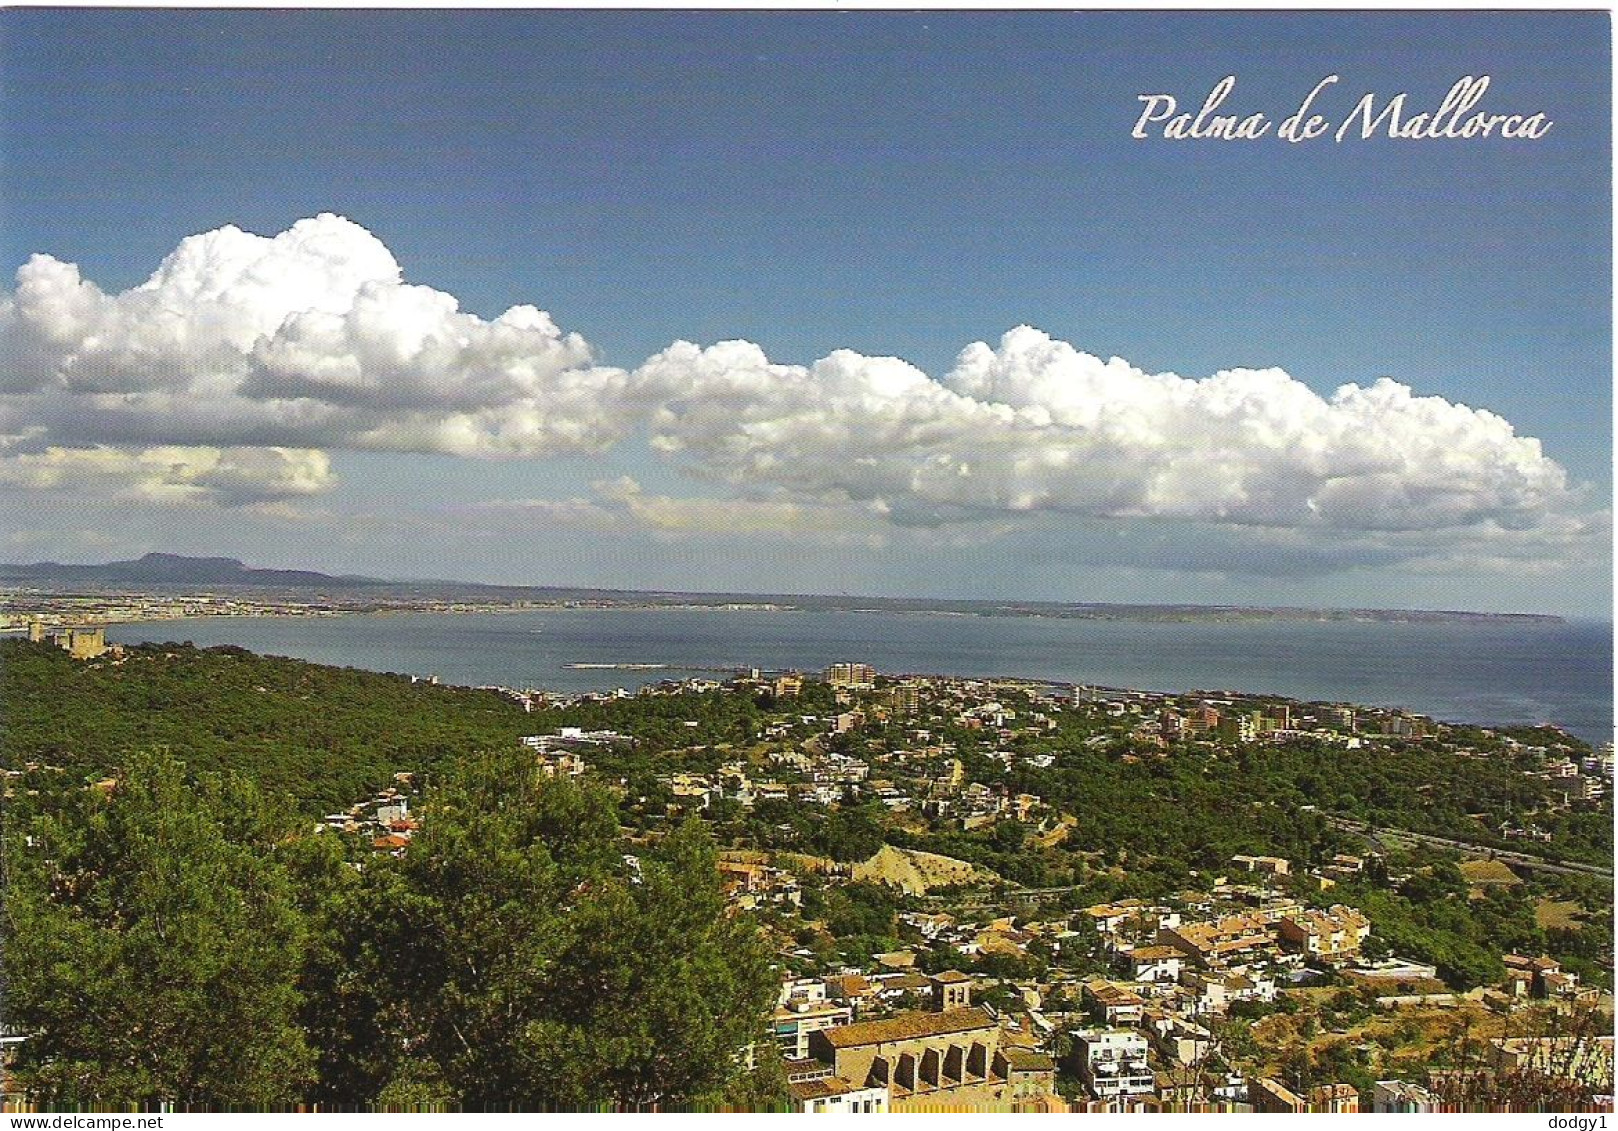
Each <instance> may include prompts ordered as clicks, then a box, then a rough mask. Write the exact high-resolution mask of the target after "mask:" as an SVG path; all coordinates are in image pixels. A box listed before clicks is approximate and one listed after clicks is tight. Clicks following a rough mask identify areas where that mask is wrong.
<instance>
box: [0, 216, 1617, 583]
mask: <svg viewBox="0 0 1618 1131" xmlns="http://www.w3.org/2000/svg"><path fill="white" fill-rule="evenodd" d="M643 443H645V444H649V446H650V450H651V451H652V452H654V453H656V455H657V456H658V457H659V458H661V459H662V460H663V461H664V462H665V463H666V464H667V465H668V466H670V467H671V468H673V469H674V470H676V471H677V472H679V473H681V474H683V475H685V476H687V477H688V478H691V479H693V480H697V481H701V482H704V483H707V484H712V485H719V487H720V488H721V489H723V490H725V491H728V492H730V493H731V494H732V495H733V496H735V497H737V498H738V499H740V500H741V501H742V502H744V503H745V504H746V507H745V509H744V508H741V507H738V511H737V517H738V518H740V519H744V520H745V522H746V523H748V524H750V525H749V526H748V529H755V530H759V531H764V530H768V529H772V528H773V527H772V524H776V523H778V524H779V525H780V526H782V527H791V528H793V529H798V530H802V529H809V530H817V529H819V528H821V527H822V526H824V525H826V524H825V522H824V517H825V515H826V514H827V513H828V508H829V509H830V511H831V512H835V511H836V509H837V508H840V507H841V508H846V509H847V513H848V514H849V515H851V516H856V517H857V519H858V521H859V523H861V524H862V529H863V528H864V525H868V524H870V523H877V524H888V525H891V526H894V527H900V528H908V529H930V528H939V527H947V526H955V525H958V524H962V523H969V522H970V523H983V522H985V521H991V520H992V521H993V522H994V523H1005V522H1017V521H1022V520H1028V519H1031V518H1032V517H1036V516H1037V517H1040V518H1041V519H1042V520H1044V521H1052V520H1056V521H1060V520H1063V519H1077V520H1097V519H1099V520H1109V521H1121V520H1155V521H1167V522H1180V523H1188V524H1199V525H1212V526H1215V527H1219V528H1224V529H1228V530H1231V531H1242V530H1246V531H1249V532H1250V533H1251V534H1252V536H1253V537H1254V539H1255V540H1256V542H1257V543H1258V544H1260V545H1262V544H1265V543H1266V542H1267V543H1269V544H1272V545H1273V544H1279V543H1281V542H1285V541H1287V540H1289V539H1290V540H1295V539H1297V538H1298V537H1300V536H1308V537H1320V538H1325V539H1330V540H1332V541H1333V544H1334V545H1336V546H1337V547H1338V548H1339V550H1338V551H1337V552H1335V553H1333V554H1328V555H1323V556H1322V557H1321V561H1322V565H1321V566H1320V568H1321V569H1323V570H1329V569H1334V568H1342V560H1345V559H1346V560H1347V561H1348V562H1349V564H1352V563H1353V562H1355V561H1358V562H1363V563H1370V562H1381V561H1384V560H1391V561H1407V562H1417V561H1423V560H1427V561H1432V560H1445V559H1448V558H1450V557H1455V558H1456V559H1457V560H1465V559H1468V558H1470V559H1472V560H1474V561H1475V562H1482V563H1488V562H1494V561H1498V562H1500V563H1502V564H1503V565H1505V566H1506V567H1508V568H1509V567H1510V566H1511V565H1512V564H1513V563H1516V564H1521V563H1524V562H1531V561H1534V560H1543V559H1544V558H1545V557H1546V555H1551V556H1552V557H1558V556H1560V555H1563V554H1570V553H1572V552H1573V551H1574V548H1576V547H1578V546H1590V545H1596V544H1598V543H1599V540H1600V539H1601V538H1603V537H1605V536H1606V534H1605V532H1606V531H1607V529H1608V526H1609V524H1608V520H1607V517H1606V515H1605V513H1604V512H1596V513H1591V512H1588V508H1587V507H1585V505H1584V500H1583V498H1582V491H1581V489H1580V488H1579V487H1578V486H1577V485H1575V484H1572V483H1570V482H1569V479H1568V476H1567V473H1566V472H1565V471H1564V469H1563V468H1562V467H1561V466H1560V465H1559V464H1557V463H1556V462H1555V461H1554V460H1552V459H1551V458H1549V457H1548V456H1547V455H1546V454H1545V453H1544V451H1543V449H1542V446H1541V444H1540V442H1539V440H1537V439H1534V438H1532V437H1527V436H1519V435H1517V433H1516V431H1515V429H1514V428H1513V426H1512V425H1511V423H1510V422H1509V421H1507V420H1505V419H1503V418H1502V417H1500V416H1498V415H1496V414H1494V413H1491V412H1488V411H1486V410H1482V409H1476V408H1471V407H1468V406H1466V405H1463V404H1457V403H1452V402H1450V401H1447V400H1444V399H1442V398H1438V397H1430V396H1419V395H1417V394H1416V393H1415V392H1414V391H1413V390H1411V389H1410V388H1409V387H1407V386H1405V385H1402V384H1399V383H1398V382H1396V381H1393V380H1391V379H1387V378H1384V379H1381V380H1378V381H1376V382H1375V383H1373V384H1371V385H1368V386H1361V385H1357V384H1345V385H1343V386H1342V387H1341V388H1339V389H1337V390H1336V391H1335V392H1333V393H1332V394H1331V395H1330V396H1322V395H1320V394H1318V393H1316V392H1315V391H1314V390H1312V389H1311V388H1309V387H1308V386H1307V385H1305V384H1303V383H1302V382H1300V381H1298V380H1296V379H1295V378H1293V377H1291V376H1290V375H1288V374H1287V373H1286V372H1285V371H1284V370H1281V369H1276V368H1270V369H1242V368H1235V369H1228V370H1221V371H1219V372H1216V373H1214V374H1213V375H1211V376H1209V377H1205V378H1201V379H1188V378H1183V377H1180V376H1177V375H1175V374H1172V373H1155V374H1154V373H1149V372H1146V371H1144V370H1142V369H1140V368H1137V367H1135V366H1133V365H1131V364H1130V363H1129V362H1127V361H1124V360H1122V359H1120V358H1112V359H1109V360H1103V359H1101V358H1099V357H1095V356H1092V355H1090V354H1087V353H1084V352H1082V351H1081V350H1079V349H1077V348H1075V347H1074V346H1072V345H1070V344H1068V343H1067V342H1063V341H1060V340H1057V339H1054V338H1052V337H1051V336H1050V335H1048V334H1046V333H1044V332H1043V331H1041V330H1037V329H1034V328H1032V327H1030V326H1018V327H1015V328H1013V329H1011V330H1010V331H1008V332H1007V333H1006V334H1005V335H1004V336H1003V337H1002V338H1001V339H1000V341H999V342H998V343H997V344H995V345H990V344H987V343H984V342H974V343H972V344H970V345H968V346H966V347H965V348H964V349H963V350H962V351H961V352H960V354H959V356H958V358H957V360H956V362H955V364H954V366H953V368H952V369H950V371H949V372H947V373H945V374H944V375H943V376H941V377H939V378H937V379H935V378H934V377H932V376H930V375H928V374H927V373H924V372H923V371H921V370H920V369H918V368H916V367H915V366H912V365H910V364H909V363H907V362H905V361H902V360H899V359H897V358H891V357H873V356H867V355H864V354H860V353H856V352H853V351H849V350H836V351H834V352H832V353H830V354H829V355H828V356H826V357H824V358H821V359H819V360H818V361H815V362H813V363H812V364H809V365H796V364H783V363H780V362H775V361H772V360H771V359H770V358H769V357H768V356H767V355H766V353H765V351H764V350H763V349H762V348H761V347H760V346H758V345H755V344H753V343H751V342H746V341H725V342H719V343H716V344H712V345H708V346H702V345H697V344H693V343H690V342H685V341H678V342H675V343H673V344H671V345H670V346H668V347H667V348H666V349H664V350H662V351H660V352H658V353H657V354H655V355H654V356H652V357H651V358H648V359H647V360H645V361H644V362H643V363H641V364H640V365H638V366H637V367H635V368H633V369H625V368H619V367H614V366H609V365H605V364H601V363H600V362H598V360H597V359H596V355H595V350H594V349H593V348H592V347H591V345H590V344H589V343H588V342H586V341H585V340H584V339H583V338H582V337H580V336H579V335H578V334H575V333H566V332H564V331H563V330H562V329H561V328H559V327H558V326H557V325H556V324H555V322H554V321H553V319H552V318H551V317H550V315H548V314H547V313H545V312H543V311H542V310H540V309H538V308H537V307H534V306H529V305H521V306H514V307H512V308H511V309H510V310H507V311H506V312H505V313H503V314H501V315H499V316H498V317H496V318H494V319H492V320H486V319H483V318H480V317H478V316H476V315H474V314H470V313H467V312H465V311H462V310H461V309H460V306H459V303H458V301H457V300H456V299H455V298H454V297H453V296H452V295H449V294H446V293H444V292H442V291H438V290H434V289H432V288H430V287H425V286H420V285H415V284H410V283H407V282H405V281H404V278H403V272H402V270H401V268H400V265H399V264H398V262H397V261H396V260H395V258H394V257H393V255H392V253H391V252H390V251H389V250H388V249H387V247H386V246H384V245H383V243H382V242H381V241H380V240H378V239H377V238H376V237H375V236H373V235H372V234H371V233H370V232H368V231H366V230H365V229H364V228H362V227H360V226H359V225H357V224H355V223H353V222H351V221H349V220H346V219H343V218H341V217H338V216H334V215H331V214H323V215H321V216H318V217H315V218H312V219H305V220H300V221H298V222H297V223H296V224H294V225H293V226H292V227H291V228H289V229H288V230H286V231H284V232H282V233H280V234H279V235H276V236H274V237H263V236H258V235H253V234H250V233H247V232H244V231H241V230H240V229H237V228H235V227H225V228H221V229H218V230H216V231H212V232H208V233H204V234H202V235H196V236H191V237H189V238H187V239H185V240H183V241H181V243H180V244H179V246H178V247H177V248H176V249H175V250H174V252H172V253H171V254H170V255H169V256H168V257H166V258H165V259H164V260H163V262H162V263H161V264H160V265H159V266H158V268H157V269H156V271H155V272H154V273H153V274H152V275H151V277H150V278H149V279H147V280H146V281H145V282H144V283H141V284H140V285H138V286H136V287H133V288H131V289H129V290H126V291H123V292H120V293H116V294H108V293H106V292H104V291H103V290H102V289H101V288H100V287H98V286H97V285H96V284H95V283H94V282H92V281H89V280H86V279H85V278H83V276H82V275H81V273H80V271H79V269H78V268H77V267H76V266H75V265H73V264H70V263H64V262H62V261H60V260H57V259H55V258H53V257H51V256H49V255H44V254H37V255H34V256H33V257H32V258H31V259H29V261H28V262H27V263H25V264H23V265H22V266H21V267H20V268H19V269H18V270H17V273H16V285H15V287H14V289H13V290H12V291H10V292H9V293H6V294H4V295H0V484H3V485H4V486H6V487H8V488H13V489H56V490H75V491H83V492H90V493H98V494H101V495H112V496H115V497H125V498H129V499H133V500H138V501H147V502H173V501H180V502H198V501H202V502H208V503H212V504H216V505H221V506H243V505H252V504H255V503H264V502H273V501H277V500H287V499H296V498H300V497H306V496H312V495H317V494H320V493H323V492H327V491H330V490H332V489H333V488H334V486H335V484H336V478H335V476H334V474H333V472H332V470H331V466H330V463H329V460H328V457H327V454H326V453H328V452H331V451H360V452H364V451H379V452H399V453H419V454H423V455H436V456H453V457H463V458H479V459H500V460H543V459H547V458H551V457H557V456H569V455H581V454H582V455H603V454H606V453H611V452H614V451H627V450H632V449H633V450H643V449H640V448H639V445H641V444H643ZM624 482H625V483H628V482H630V481H629V480H625V481H624ZM602 497H603V498H607V497H610V498H611V499H612V500H613V501H614V502H615V505H616V506H617V508H618V512H619V513H620V515H622V514H627V515H629V516H631V517H633V518H635V519H636V520H638V521H641V522H643V523H644V524H645V525H647V526H649V527H653V528H663V529H668V528H671V527H673V526H676V525H678V523H681V522H687V521H691V522H693V524H694V527H702V528H707V527H711V526H713V525H714V524H716V523H718V524H721V525H722V523H723V508H724V505H725V504H724V501H723V500H705V501H701V502H697V501H693V500H688V501H685V502H684V503H682V502H681V501H679V500H675V499H671V498H668V497H666V496H661V495H653V494H648V493H644V492H642V490H641V488H640V487H639V485H638V484H636V485H635V486H634V488H633V490H629V489H628V488H620V489H618V490H617V492H616V494H613V493H612V492H611V491H604V492H603V493H602ZM530 509H532V510H533V511H534V512H535V513H536V514H538V515H539V516H540V518H539V520H540V521H543V516H544V514H545V510H544V507H543V506H531V508H530ZM693 515H700V516H701V518H702V521H701V522H695V520H694V519H692V517H691V516H693ZM1356 548H1358V549H1356ZM1435 555H1436V557H1435ZM1327 563H1334V564H1327Z"/></svg>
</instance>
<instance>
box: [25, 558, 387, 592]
mask: <svg viewBox="0 0 1618 1131" xmlns="http://www.w3.org/2000/svg"><path fill="white" fill-rule="evenodd" d="M0 581H75V582H80V583H84V584H101V585H116V584H131V583H135V584H138V583H141V582H145V583H147V584H153V585H265V586H298V587H302V586H309V585H317V586H329V587H348V586H369V585H386V584H388V583H387V582H385V581H381V580H378V579H377V578H374V577H356V576H345V577H333V576H331V575H330V574H325V573H315V572H314V571H312V570H302V569H256V568H253V567H250V566H248V565H247V564H246V563H245V562H242V561H240V560H238V559H236V558H190V557H186V556H185V555H183V554H147V555H146V556H145V557H142V558H137V559H136V560H134V561H125V562H108V563H106V564H105V565H64V564H63V563H61V562H36V563H34V564H33V565H0Z"/></svg>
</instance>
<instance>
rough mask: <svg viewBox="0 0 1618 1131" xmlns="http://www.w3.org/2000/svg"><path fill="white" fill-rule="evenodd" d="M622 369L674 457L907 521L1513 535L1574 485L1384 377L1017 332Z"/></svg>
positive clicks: (1524, 440)
mask: <svg viewBox="0 0 1618 1131" xmlns="http://www.w3.org/2000/svg"><path fill="white" fill-rule="evenodd" d="M633 380H634V382H635V385H636V388H637V389H640V390H643V391H644V393H645V395H646V397H647V399H649V400H653V401H656V402H657V403H659V404H660V406H661V407H660V408H659V409H658V410H657V412H656V413H655V415H654V417H653V441H652V442H653V444H654V446H655V447H656V448H657V449H658V450H660V451H662V452H664V453H666V454H668V455H670V456H671V457H673V458H675V459H676V460H678V461H680V462H681V463H682V465H684V466H686V467H687V468H689V469H690V470H692V471H695V472H697V473H700V474H704V475H708V476H711V477H715V478H719V479H722V480H727V481H729V482H732V483H737V484H743V483H759V482H767V483H776V484H781V485H784V486H787V487H790V488H793V489H795V490H798V491H803V492H808V493H823V492H827V491H835V492H841V493H843V494H845V495H846V496H847V497H849V498H851V499H859V500H877V501H880V502H881V503H882V504H884V505H887V506H890V507H891V508H892V509H893V513H894V516H895V517H896V518H899V519H901V520H904V519H906V518H907V517H908V518H909V520H911V521H930V520H932V521H936V520H944V519H949V518H952V517H970V516H973V515H983V514H990V513H995V512H1005V511H1012V512H1022V511H1050V512H1056V513H1066V514H1074V515H1088V516H1099V517H1150V518H1177V519H1191V520H1199V521H1210V522H1219V523H1228V524H1233V525H1245V526H1275V527H1302V528H1314V529H1338V530H1384V531H1398V530H1423V529H1441V528H1451V527H1465V526H1474V525H1481V524H1483V523H1494V524H1498V525H1501V526H1506V527H1526V526H1534V525H1536V524H1538V523H1539V522H1540V521H1541V519H1543V518H1544V516H1545V515H1546V514H1548V513H1550V512H1552V511H1555V510H1557V509H1558V508H1561V507H1564V506H1566V505H1568V504H1570V503H1571V502H1572V500H1573V494H1574V493H1573V492H1572V490H1571V489H1570V487H1569V484H1568V482H1567V476H1566V473H1565V472H1564V471H1563V469H1562V468H1561V467H1560V466H1559V465H1557V464H1556V463H1555V462H1554V461H1552V460H1550V459H1548V458H1547V457H1546V456H1545V455H1544V453H1543V452H1542V450H1541V448H1540V444H1539V441H1538V440H1535V439H1532V438H1529V437H1523V436H1518V435H1517V434H1516V433H1515V431H1514V430H1513V428H1512V426H1511V425H1510V423H1509V422H1507V421H1506V420H1504V419H1502V418H1501V417H1499V416H1496V415H1494V414H1493V413H1489V412H1486V411H1480V410H1476V409H1472V408H1468V407H1466V406H1464V405H1457V404H1451V403H1449V402H1447V401H1444V400H1442V399H1440V398H1436V397H1419V396H1416V395H1415V394H1414V393H1412V391H1411V390H1410V389H1408V388H1406V387H1405V386H1403V385H1400V384H1397V383H1396V382H1394V381H1391V380H1386V379H1384V380H1381V381H1378V382H1376V383H1375V384H1373V385H1370V386H1369V387H1361V386H1358V385H1345V386H1344V387H1342V388H1340V389H1338V390H1337V391H1336V392H1335V393H1334V394H1332V396H1330V397H1329V398H1328V397H1322V396H1320V395H1319V394H1317V393H1315V392H1314V391H1313V390H1311V389H1310V388H1308V387H1307V386H1306V385H1304V384H1303V383H1301V382H1299V381H1297V380H1295V379H1293V378H1292V377H1290V376H1288V375H1287V374H1286V373H1285V372H1283V371H1282V370H1279V369H1263V370H1252V369H1233V370H1226V371H1222V372H1219V373H1216V374H1214V375H1213V376H1212V377H1209V378H1206V379H1203V380H1188V379H1185V378H1181V377H1178V376H1175V375H1173V374H1151V373H1146V372H1144V371H1142V370H1140V369H1138V368H1136V367H1134V366H1132V365H1130V364H1129V363H1128V362H1125V361H1122V360H1120V359H1117V358H1114V359H1112V360H1110V361H1103V360H1101V359H1100V358H1098V357H1094V356H1091V355H1089V354H1086V353H1083V352H1081V351H1079V350H1077V349H1075V348H1074V347H1072V346H1071V345H1069V344H1067V343H1066V342H1061V341H1057V340H1054V339H1052V338H1051V337H1050V336H1049V335H1047V334H1045V333H1043V332H1041V331H1039V330H1035V329H1032V328H1030V327H1027V326H1023V327H1018V328H1017V329H1014V330H1012V331H1010V332H1009V333H1007V334H1006V335H1005V336H1004V337H1003V338H1002V339H1001V341H1000V344H999V346H998V347H991V346H989V345H987V344H985V343H982V342H979V343H975V344H973V345H971V346H968V347H967V348H966V349H965V350H963V351H962V352H961V354H960V357H959V359H958V360H957V362H956V365H955V367H954V369H953V370H951V371H950V372H949V373H948V374H946V375H945V376H944V378H943V379H942V381H934V380H932V379H931V378H929V377H928V376H927V375H926V374H924V373H922V372H921V371H920V370H918V369H916V368H914V367H912V366H910V365H908V364H906V363H905V362H902V361H899V360H897V359H894V358H873V357H865V356H862V355H859V354H855V353H850V352H847V351H839V352H837V353H833V354H832V355H830V356H829V357H826V358H824V359H822V360H821V361H818V362H816V363H815V364H814V365H812V366H807V367H806V366H796V365H780V364H774V363H771V362H770V361H769V360H768V358H767V357H765V355H764V353H763V351H762V350H760V349H759V348H758V347H757V346H754V345H752V344H750V343H747V342H724V343H720V344H719V345H715V346H711V347H708V348H706V349H704V348H701V347H698V346H694V345H692V344H690V343H687V342H679V343H676V344H675V345H673V346H671V347H670V348H669V349H667V350H665V351H663V352H662V353H660V354H658V355H657V356H656V357H653V358H652V359H650V360H649V361H648V362H647V363H646V364H645V365H644V366H642V367H641V368H640V369H639V370H637V371H636V373H635V374H634V378H633Z"/></svg>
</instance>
